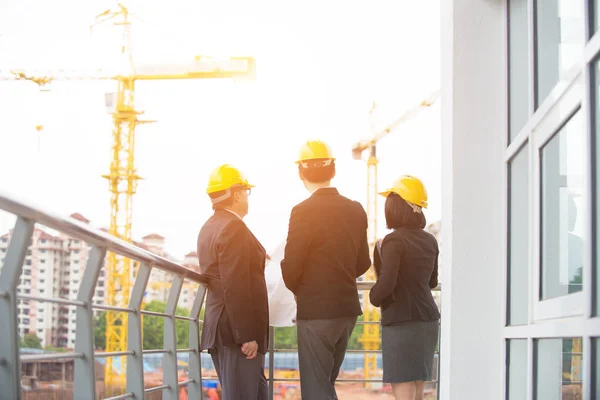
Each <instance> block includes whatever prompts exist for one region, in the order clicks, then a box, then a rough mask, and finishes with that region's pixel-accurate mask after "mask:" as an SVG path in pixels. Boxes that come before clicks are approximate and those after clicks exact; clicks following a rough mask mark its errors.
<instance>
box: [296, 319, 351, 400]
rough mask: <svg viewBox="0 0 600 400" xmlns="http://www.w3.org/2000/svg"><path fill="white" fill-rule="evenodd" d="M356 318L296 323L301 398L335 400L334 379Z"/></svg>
mask: <svg viewBox="0 0 600 400" xmlns="http://www.w3.org/2000/svg"><path fill="white" fill-rule="evenodd" d="M356 319H357V317H346V318H336V319H311V320H298V322H297V324H296V325H297V331H298V358H299V361H300V388H301V390H302V399H307V400H334V399H337V394H336V392H335V380H336V379H337V377H338V374H339V373H340V367H341V366H342V362H343V361H344V356H345V355H346V348H347V347H348V340H349V339H350V335H352V331H353V330H354V326H355V325H356Z"/></svg>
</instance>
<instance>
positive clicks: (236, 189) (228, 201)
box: [208, 187, 243, 210]
mask: <svg viewBox="0 0 600 400" xmlns="http://www.w3.org/2000/svg"><path fill="white" fill-rule="evenodd" d="M242 189H243V188H241V187H233V188H231V196H229V197H228V198H226V199H225V200H222V201H220V202H218V203H217V204H213V207H212V208H213V210H222V209H224V208H226V207H231V206H232V205H233V203H234V197H233V195H234V193H236V192H239V191H240V190H242ZM225 193H227V191H226V190H219V191H218V192H214V193H209V194H208V196H209V197H210V198H211V199H218V198H219V197H221V196H224V195H225Z"/></svg>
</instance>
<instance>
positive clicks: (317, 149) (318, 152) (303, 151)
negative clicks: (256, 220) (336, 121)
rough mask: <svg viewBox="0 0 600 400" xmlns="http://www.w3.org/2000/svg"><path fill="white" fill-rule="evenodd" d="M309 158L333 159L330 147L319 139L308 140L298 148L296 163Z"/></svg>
mask: <svg viewBox="0 0 600 400" xmlns="http://www.w3.org/2000/svg"><path fill="white" fill-rule="evenodd" d="M310 160H335V158H334V157H333V152H332V151H331V147H329V146H328V145H327V143H325V142H323V141H321V140H308V141H306V143H304V144H303V145H302V147H301V148H300V153H299V155H298V160H297V161H296V164H300V163H302V162H304V161H310Z"/></svg>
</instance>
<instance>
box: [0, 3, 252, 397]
mask: <svg viewBox="0 0 600 400" xmlns="http://www.w3.org/2000/svg"><path fill="white" fill-rule="evenodd" d="M118 6H119V8H118V9H117V10H116V11H111V10H106V11H104V12H102V13H101V14H99V15H98V16H96V21H95V23H94V24H93V25H92V27H93V26H95V25H98V24H101V23H104V22H106V21H109V20H113V19H117V21H116V22H115V25H119V26H121V27H122V28H123V38H122V39H123V42H122V44H121V48H120V50H121V55H122V57H123V60H122V61H123V68H124V69H123V70H121V71H118V72H117V73H115V72H108V71H103V70H101V69H96V70H88V71H71V70H68V69H61V70H54V71H30V72H27V71H25V70H11V71H10V73H9V74H6V71H0V81H5V80H26V81H31V82H34V83H35V84H37V85H38V87H40V90H42V89H43V88H46V87H47V86H48V85H49V84H50V83H51V82H53V81H56V80H59V81H67V80H115V81H116V83H117V92H116V96H115V107H114V111H113V113H112V119H113V129H112V148H111V162H110V168H109V172H108V174H106V175H103V177H104V178H105V179H107V180H108V184H109V191H110V227H109V231H110V233H111V234H112V235H114V236H116V237H118V238H120V239H123V240H125V241H128V242H131V241H132V232H131V226H132V208H133V197H134V194H135V193H136V189H137V182H138V181H139V180H140V179H141V178H140V176H139V175H138V173H137V170H136V167H135V130H136V127H137V125H138V124H143V123H148V122H152V121H144V120H140V119H139V118H138V117H139V116H140V115H141V114H142V112H139V111H137V110H136V109H135V82H136V81H137V80H144V81H148V80H178V79H218V78H221V79H222V78H226V79H237V78H249V79H254V78H255V76H256V63H255V60H254V58H252V57H230V58H228V59H224V60H222V59H212V58H210V57H204V56H197V57H196V58H195V59H194V61H193V62H192V63H188V64H183V65H149V66H140V67H137V68H136V67H135V65H134V63H133V55H132V54H133V52H132V46H131V21H130V18H129V17H130V14H129V11H128V9H127V8H126V7H124V6H123V5H121V4H119V5H118ZM39 130H41V126H40V129H38V131H39ZM134 272H135V271H134V265H133V263H132V260H130V259H129V258H126V257H122V256H118V255H116V254H114V253H108V255H107V259H106V274H107V279H106V280H107V290H106V302H107V304H109V305H111V306H116V307H124V308H126V307H127V306H128V301H129V295H130V290H131V281H132V279H133V277H134ZM126 350H127V313H125V312H117V311H108V312H107V314H106V352H125V351H126ZM114 359H115V357H107V359H106V360H107V361H106V367H105V388H106V394H107V395H110V396H112V395H118V394H119V392H121V391H122V389H123V387H124V383H125V382H124V373H123V371H125V363H126V357H124V356H122V357H121V371H122V372H121V373H118V372H117V371H116V370H115V368H114V367H113V366H114Z"/></svg>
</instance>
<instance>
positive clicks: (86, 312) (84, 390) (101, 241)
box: [0, 192, 439, 400]
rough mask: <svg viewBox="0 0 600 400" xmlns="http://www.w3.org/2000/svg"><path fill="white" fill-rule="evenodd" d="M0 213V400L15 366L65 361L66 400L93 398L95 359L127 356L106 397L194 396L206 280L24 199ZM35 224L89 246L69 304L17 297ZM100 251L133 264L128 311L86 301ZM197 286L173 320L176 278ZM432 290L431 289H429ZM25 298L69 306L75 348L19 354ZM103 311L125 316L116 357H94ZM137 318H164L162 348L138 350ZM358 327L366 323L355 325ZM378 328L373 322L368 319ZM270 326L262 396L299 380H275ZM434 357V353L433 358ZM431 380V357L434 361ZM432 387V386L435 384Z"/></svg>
mask: <svg viewBox="0 0 600 400" xmlns="http://www.w3.org/2000/svg"><path fill="white" fill-rule="evenodd" d="M0 210H4V211H7V212H9V213H11V214H14V215H16V216H17V221H16V224H15V228H14V230H13V232H12V236H11V240H10V243H9V247H8V251H7V254H6V257H5V259H4V264H3V266H2V270H1V271H0V321H1V323H0V338H2V340H0V388H1V390H0V399H10V400H20V399H21V398H22V397H21V363H25V362H37V361H48V360H65V359H67V360H73V362H74V382H73V398H75V399H84V398H85V399H92V400H96V399H97V393H96V382H95V380H96V379H95V378H96V371H95V360H96V359H97V358H106V357H127V362H126V374H125V378H126V380H125V393H123V394H120V395H118V396H114V397H109V398H107V399H110V400H116V399H127V398H136V399H143V398H144V395H145V394H149V393H153V392H158V391H162V395H163V397H162V398H163V399H165V400H177V399H178V395H179V388H180V387H181V386H184V385H185V386H187V388H188V396H189V398H190V399H201V398H202V378H203V377H202V369H201V366H202V364H201V359H200V358H201V353H206V351H203V352H200V351H198V350H199V348H200V346H199V335H200V326H201V324H202V321H201V320H199V315H200V311H201V309H202V306H203V303H204V298H205V295H206V291H207V281H206V279H205V278H204V277H203V276H202V275H201V274H199V273H197V272H196V271H193V270H191V269H189V268H186V267H183V266H181V265H178V264H176V263H173V262H172V261H169V260H167V259H165V258H162V257H160V256H157V255H155V254H153V253H150V252H148V251H146V250H144V249H142V248H140V247H137V246H135V245H132V244H130V243H128V242H125V241H123V240H120V239H117V238H115V237H114V236H111V235H109V234H108V233H106V232H103V231H101V230H98V229H94V228H92V227H90V226H89V225H88V224H85V223H82V222H80V221H78V220H75V219H73V218H65V217H61V216H58V215H55V214H53V213H51V212H47V211H42V210H41V209H40V208H39V207H35V206H32V205H31V204H28V203H27V202H23V201H20V200H16V199H15V198H14V197H12V196H10V195H7V194H5V193H2V192H0ZM36 223H39V224H41V225H43V226H45V227H48V228H51V229H54V230H57V231H60V232H62V233H64V234H65V235H68V236H70V237H72V238H74V239H79V240H82V241H84V242H86V243H87V244H89V245H90V246H91V251H90V255H89V258H88V261H87V266H86V268H85V271H84V273H83V278H82V280H81V283H80V286H79V290H78V294H77V300H67V299H64V298H47V297H39V296H31V295H23V294H18V293H17V286H18V283H19V278H20V276H21V273H22V269H23V264H24V261H25V257H26V254H27V250H28V248H29V246H30V243H31V239H32V235H33V232H34V226H35V224H36ZM108 251H111V252H114V253H117V254H119V255H122V256H124V257H128V258H130V259H132V260H136V261H138V262H139V263H140V264H139V268H138V270H137V274H136V277H135V282H134V285H133V289H132V291H131V296H130V299H129V306H128V307H115V306H111V305H105V304H93V302H92V298H93V295H94V293H95V289H96V283H97V281H98V277H99V274H100V269H101V267H102V265H103V263H104V259H105V256H106V253H107V252H108ZM154 268H157V269H160V270H163V271H165V272H167V273H169V274H171V275H172V276H173V282H172V286H171V288H170V291H169V294H168V298H167V303H166V309H165V312H164V313H159V312H150V311H144V310H142V309H141V306H142V300H143V296H144V292H145V289H146V287H147V285H148V280H149V278H150V273H151V272H152V270H153V269H154ZM185 280H189V281H191V282H194V283H197V284H199V287H198V291H197V293H196V296H195V299H194V302H193V305H192V309H191V313H190V316H187V317H186V316H179V315H175V311H176V308H177V302H178V299H179V296H180V293H181V290H182V288H183V285H184V281H185ZM357 284H358V289H359V290H369V289H370V288H371V287H372V286H373V284H374V282H357ZM434 290H439V288H436V289H434ZM20 299H23V300H33V301H37V302H49V303H58V304H62V305H68V306H73V307H77V314H76V329H75V348H74V351H73V352H67V353H54V354H33V355H20V352H19V339H20V338H19V334H18V332H19V330H18V323H17V322H18V321H17V313H18V309H17V304H18V300H20ZM95 309H96V310H108V311H118V312H125V313H127V314H128V318H127V324H128V325H127V329H128V330H127V332H128V334H127V350H125V351H121V352H112V353H110V352H95V351H94V332H93V318H94V315H93V311H94V310H95ZM142 315H149V316H153V317H162V318H163V319H164V338H163V348H162V349H154V350H143V342H142ZM177 319H179V320H185V321H188V322H189V348H185V349H177V335H176V329H175V322H176V320H177ZM357 323H358V324H365V323H370V322H362V321H358V322H357ZM376 323H379V322H376ZM274 332H275V328H274V327H270V330H269V336H270V338H269V339H270V340H269V349H268V361H269V362H268V365H269V376H268V381H269V399H273V397H274V388H275V383H276V382H298V381H299V378H276V377H275V353H284V352H290V351H292V352H293V351H296V350H288V349H278V348H276V347H275V343H274V339H275V335H274ZM184 352H185V353H189V375H188V377H189V379H187V380H185V381H182V382H178V366H177V353H184ZM158 353H160V354H162V355H163V357H164V358H163V384H162V385H160V386H156V387H151V388H145V384H144V364H143V356H144V355H149V354H158ZM348 353H362V354H367V353H377V354H381V350H349V351H348ZM438 355H439V353H438ZM438 377H439V360H438ZM204 378H205V379H216V376H210V377H209V376H206V377H204ZM338 382H363V383H367V382H381V379H338ZM436 384H437V382H436Z"/></svg>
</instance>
